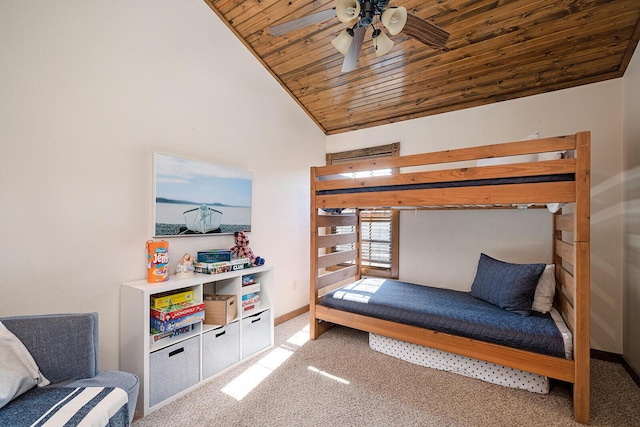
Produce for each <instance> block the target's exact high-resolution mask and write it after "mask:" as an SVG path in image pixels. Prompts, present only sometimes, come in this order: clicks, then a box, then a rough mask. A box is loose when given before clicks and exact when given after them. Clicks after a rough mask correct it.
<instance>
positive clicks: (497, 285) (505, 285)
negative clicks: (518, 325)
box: [471, 254, 546, 316]
mask: <svg viewBox="0 0 640 427" xmlns="http://www.w3.org/2000/svg"><path fill="white" fill-rule="evenodd" d="M545 266H546V265H545V264H511V263H508V262H504V261H500V260H497V259H494V258H491V257H490V256H488V255H485V254H480V260H479V261H478V270H477V271H476V277H475V279H474V280H473V284H472V285H471V295H472V296H474V297H476V298H478V299H481V300H483V301H486V302H488V303H491V304H493V305H496V306H498V307H500V308H503V309H505V310H507V311H512V312H514V313H518V314H521V315H523V316H528V315H529V313H530V312H531V305H532V304H533V296H534V294H535V291H536V285H537V284H538V279H539V278H540V276H541V275H542V272H543V271H544V268H545Z"/></svg>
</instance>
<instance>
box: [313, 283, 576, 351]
mask: <svg viewBox="0 0 640 427" xmlns="http://www.w3.org/2000/svg"><path fill="white" fill-rule="evenodd" d="M322 305H324V306H327V307H332V308H336V309H339V310H344V311H349V312H354V313H358V314H363V315H366V316H371V317H377V318H380V319H386V320H391V321H393V322H397V323H404V324H408V325H414V326H420V327H424V328H427V329H431V330H434V331H438V332H444V333H448V334H451V335H457V336H462V337H467V338H473V339H476V340H479V341H485V342H490V343H495V344H500V345H505V346H508V347H513V348H518V349H522V350H527V351H532V352H535V353H542V354H547V355H551V356H558V357H564V354H565V353H564V342H563V339H562V335H561V334H560V331H559V330H558V328H557V326H556V324H555V322H554V320H553V319H552V318H551V315H549V314H548V313H547V314H541V313H537V312H532V313H531V315H530V316H521V315H519V314H515V313H512V312H509V311H506V310H503V309H502V308H499V307H497V306H494V305H492V304H489V303H487V302H485V301H482V300H480V299H477V298H475V297H473V296H471V294H470V293H468V292H461V291H456V290H452V289H441V288H434V287H429V286H421V285H415V284H411V283H405V282H399V281H396V280H389V279H371V278H369V279H362V280H360V281H357V282H355V283H352V284H350V285H347V286H344V287H342V288H339V289H337V290H335V291H333V292H330V293H329V294H327V295H326V296H325V298H324V300H323V302H322Z"/></svg>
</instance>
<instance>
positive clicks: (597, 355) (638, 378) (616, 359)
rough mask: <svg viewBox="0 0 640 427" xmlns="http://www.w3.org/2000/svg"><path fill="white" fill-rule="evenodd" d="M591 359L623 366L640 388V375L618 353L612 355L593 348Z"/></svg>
mask: <svg viewBox="0 0 640 427" xmlns="http://www.w3.org/2000/svg"><path fill="white" fill-rule="evenodd" d="M591 358H592V359H598V360H604V361H605V362H613V363H619V364H621V365H622V367H623V368H624V370H625V371H627V373H628V374H629V376H630V377H631V379H632V380H633V382H635V383H636V385H637V386H638V387H640V375H638V373H637V372H636V371H634V370H633V368H632V367H631V365H629V364H628V363H627V361H626V360H625V359H624V356H623V355H621V354H618V353H610V352H608V351H603V350H595V349H593V348H592V349H591Z"/></svg>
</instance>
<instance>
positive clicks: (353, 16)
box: [269, 0, 449, 73]
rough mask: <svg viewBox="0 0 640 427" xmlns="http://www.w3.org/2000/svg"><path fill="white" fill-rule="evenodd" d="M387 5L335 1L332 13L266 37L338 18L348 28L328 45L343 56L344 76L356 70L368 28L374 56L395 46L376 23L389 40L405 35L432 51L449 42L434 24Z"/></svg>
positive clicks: (377, 0)
mask: <svg viewBox="0 0 640 427" xmlns="http://www.w3.org/2000/svg"><path fill="white" fill-rule="evenodd" d="M388 4H389V0H336V7H335V8H333V9H327V10H323V11H321V12H316V13H312V14H311V15H307V16H303V17H302V18H298V19H294V20H292V21H288V22H284V23H282V24H279V25H275V26H273V27H270V28H269V33H270V34H271V35H273V36H280V35H283V34H285V33H288V32H289V31H293V30H297V29H299V28H303V27H306V26H308V25H312V24H317V23H320V22H322V21H325V20H327V19H329V18H334V17H336V16H337V17H338V19H339V20H340V21H341V22H343V23H345V24H349V25H350V27H348V28H347V29H346V30H344V31H341V32H340V34H338V36H337V37H336V38H335V39H333V40H332V41H331V44H333V46H334V47H335V48H336V49H337V50H339V51H340V53H342V54H343V55H344V56H345V58H344V61H343V63H342V72H343V73H346V72H349V71H352V70H354V69H355V68H356V66H357V64H358V57H359V56H360V50H361V49H362V44H363V42H364V36H365V32H366V30H367V28H368V27H372V29H373V32H372V34H371V37H372V38H373V45H374V47H375V52H376V56H382V55H384V54H385V53H387V52H389V50H391V48H392V47H393V45H394V42H393V40H391V39H390V38H389V36H387V35H386V34H385V33H384V32H382V30H381V29H380V28H376V27H375V25H376V24H379V23H381V24H382V26H383V27H384V28H386V29H387V31H388V32H389V34H390V35H392V36H394V35H396V34H399V33H400V32H401V31H404V32H405V34H407V35H409V36H412V37H414V38H415V39H416V40H419V41H421V42H422V43H424V44H426V45H428V46H430V47H433V48H440V47H442V46H444V45H445V43H446V42H447V40H448V39H449V33H448V32H447V31H445V30H443V29H442V28H440V27H438V26H437V25H435V24H434V23H432V22H429V21H426V20H424V19H422V18H419V17H417V16H415V15H413V14H411V13H408V12H407V9H406V8H404V7H389V8H387V6H388ZM376 17H377V19H376Z"/></svg>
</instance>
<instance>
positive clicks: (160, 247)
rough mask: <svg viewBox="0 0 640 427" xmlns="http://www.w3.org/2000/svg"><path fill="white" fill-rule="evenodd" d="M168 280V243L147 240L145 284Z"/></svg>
mask: <svg viewBox="0 0 640 427" xmlns="http://www.w3.org/2000/svg"><path fill="white" fill-rule="evenodd" d="M167 280H169V242H167V241H165V240H161V241H159V242H154V241H153V240H147V282H149V283H159V282H164V281H167Z"/></svg>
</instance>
